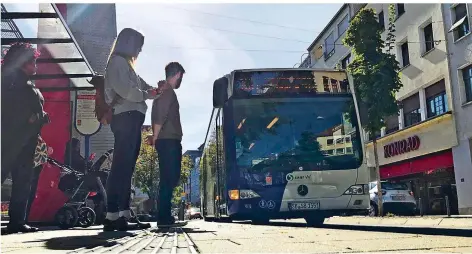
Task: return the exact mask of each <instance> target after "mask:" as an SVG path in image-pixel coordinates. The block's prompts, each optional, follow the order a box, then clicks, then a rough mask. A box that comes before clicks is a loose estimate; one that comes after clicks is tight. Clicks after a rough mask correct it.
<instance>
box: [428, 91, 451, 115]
mask: <svg viewBox="0 0 472 254" xmlns="http://www.w3.org/2000/svg"><path fill="white" fill-rule="evenodd" d="M426 103H427V104H428V118H430V117H434V116H438V115H441V114H444V113H446V112H447V111H448V108H447V97H446V92H443V93H440V94H437V95H435V96H432V97H430V98H428V99H427V100H426Z"/></svg>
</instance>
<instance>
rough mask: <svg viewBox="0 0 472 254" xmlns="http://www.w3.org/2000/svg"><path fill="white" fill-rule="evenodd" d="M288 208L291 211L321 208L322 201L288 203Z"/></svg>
mask: <svg viewBox="0 0 472 254" xmlns="http://www.w3.org/2000/svg"><path fill="white" fill-rule="evenodd" d="M288 209H289V210H291V211H304V210H319V209H320V201H316V202H296V203H288Z"/></svg>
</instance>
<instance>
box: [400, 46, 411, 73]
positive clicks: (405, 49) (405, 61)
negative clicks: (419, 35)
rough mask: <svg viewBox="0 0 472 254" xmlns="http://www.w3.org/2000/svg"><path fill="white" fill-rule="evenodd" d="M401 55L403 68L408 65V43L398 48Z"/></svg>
mask: <svg viewBox="0 0 472 254" xmlns="http://www.w3.org/2000/svg"><path fill="white" fill-rule="evenodd" d="M400 50H401V54H402V64H403V67H406V66H408V65H410V52H409V51H408V42H407V41H406V42H404V43H403V44H402V45H401V46H400Z"/></svg>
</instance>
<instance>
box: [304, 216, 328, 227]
mask: <svg viewBox="0 0 472 254" xmlns="http://www.w3.org/2000/svg"><path fill="white" fill-rule="evenodd" d="M324 220H325V218H324V217H321V216H309V217H305V221H306V224H307V226H308V227H319V226H321V225H323V223H324Z"/></svg>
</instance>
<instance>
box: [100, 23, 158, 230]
mask: <svg viewBox="0 0 472 254" xmlns="http://www.w3.org/2000/svg"><path fill="white" fill-rule="evenodd" d="M143 45H144V36H143V35H142V34H141V33H139V32H137V31H136V30H133V29H131V28H125V29H123V30H122V31H121V32H120V34H119V35H118V38H117V39H116V42H115V45H114V47H113V49H112V52H111V55H110V58H109V60H108V66H107V69H106V74H105V100H106V103H108V105H110V106H111V107H112V108H113V117H112V121H111V130H112V132H113V135H114V137H115V144H114V152H113V162H112V166H111V172H110V176H109V178H108V181H107V198H108V200H107V214H106V218H105V221H104V223H103V230H104V231H113V230H119V231H126V230H135V229H140V228H141V229H143V228H149V227H150V224H148V223H141V222H140V221H139V220H138V219H137V218H136V217H134V216H132V214H131V211H130V201H131V200H130V196H131V179H132V176H133V172H134V168H135V165H136V160H137V159H138V155H139V150H140V146H141V127H142V126H143V123H144V117H145V114H146V110H147V105H146V102H145V101H146V100H148V99H155V98H157V96H158V90H157V89H156V88H153V87H151V86H149V85H148V84H147V83H146V82H144V80H143V79H141V78H140V77H139V76H138V75H137V74H136V72H135V69H134V65H135V62H136V59H137V58H138V55H139V53H140V52H141V49H142V47H143Z"/></svg>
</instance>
